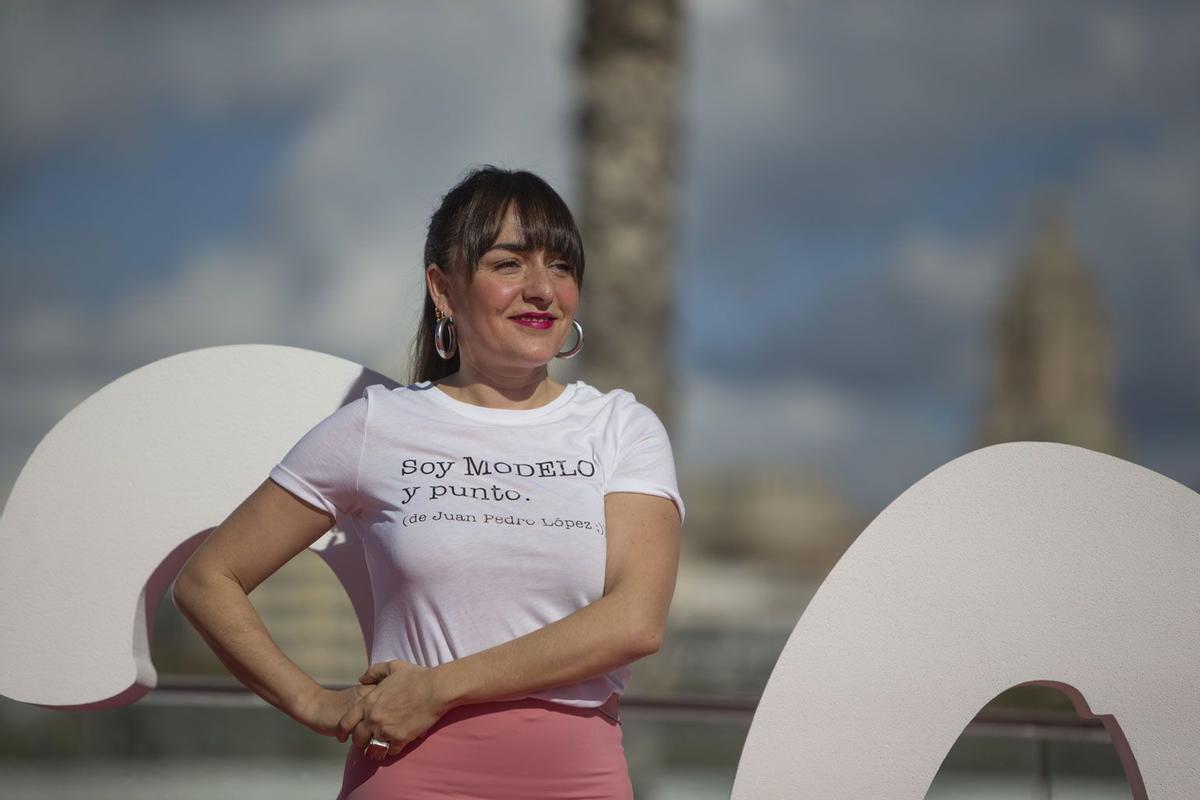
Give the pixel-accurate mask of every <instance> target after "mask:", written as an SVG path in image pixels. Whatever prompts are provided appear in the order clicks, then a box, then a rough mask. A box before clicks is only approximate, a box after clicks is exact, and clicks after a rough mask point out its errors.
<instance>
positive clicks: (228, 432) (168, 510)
mask: <svg viewBox="0 0 1200 800" xmlns="http://www.w3.org/2000/svg"><path fill="white" fill-rule="evenodd" d="M373 383H385V384H388V385H390V386H395V385H396V382H395V381H393V380H391V379H390V378H387V377H385V376H383V375H380V374H379V373H377V372H372V371H371V370H368V369H365V368H364V367H362V366H360V365H358V364H355V363H353V362H351V361H346V360H345V359H341V358H336V357H334V356H331V355H327V354H325V353H317V352H313V351H311V350H302V349H299V348H294V347H280V346H275V345H233V346H226V347H211V348H205V349H202V350H194V351H191V352H188V353H182V354H180V355H176V356H171V357H169V358H164V359H162V360H160V361H155V362H153V363H151V364H148V365H146V366H144V367H141V368H140V369H137V370H134V371H133V372H130V373H129V374H127V375H123V376H122V377H120V378H118V379H117V380H115V381H113V382H112V383H110V384H109V385H108V386H105V387H104V388H103V389H101V390H100V391H98V392H96V393H95V394H93V395H92V396H91V397H89V398H87V399H86V400H84V401H83V402H82V403H80V404H79V405H78V406H76V407H75V408H74V409H72V410H71V412H70V413H69V414H67V415H66V416H65V417H63V419H62V420H60V421H59V423H58V424H57V425H55V426H54V428H53V429H51V431H50V432H49V433H47V434H46V436H45V438H43V439H42V441H41V442H40V443H39V444H38V446H37V448H36V449H35V450H34V451H33V454H32V455H31V456H30V457H29V461H28V462H26V464H25V466H24V468H23V469H22V470H21V473H20V475H19V476H18V477H17V482H16V484H15V485H14V487H13V490H12V494H11V495H10V497H9V498H8V502H7V503H6V505H5V507H4V511H3V513H2V514H0V587H3V588H2V590H0V643H2V646H0V694H3V695H4V696H6V697H10V698H12V699H14V700H20V701H22V702H26V703H36V704H38V705H43V706H51V707H56V708H109V707H115V706H121V705H126V704H129V703H133V702H135V701H137V700H138V699H139V698H140V697H142V695H144V694H145V693H146V692H148V691H149V690H150V689H152V688H154V686H155V685H156V683H157V674H156V672H155V669H154V665H153V664H152V663H151V661H150V642H149V639H148V634H147V632H148V631H151V630H153V628H154V613H155V611H156V610H157V608H158V605H159V602H160V601H161V599H162V596H163V594H164V592H166V591H167V590H168V588H169V587H170V585H171V583H172V582H173V581H174V580H175V577H176V575H177V574H178V573H179V570H180V569H181V568H182V567H183V563H184V562H185V561H186V560H187V558H188V556H190V555H191V553H192V551H193V550H195V548H196V547H197V546H199V544H200V542H201V541H202V539H203V537H204V536H205V535H207V532H208V531H209V530H211V529H212V528H213V527H215V526H216V525H217V524H219V523H220V522H221V520H222V519H223V518H224V517H225V515H227V514H228V513H229V512H230V511H232V510H233V509H234V508H235V507H236V506H237V505H238V503H240V502H241V501H242V500H243V499H245V497H246V496H247V495H248V494H250V492H251V491H253V490H254V488H255V487H256V486H258V485H259V484H260V483H262V481H263V480H264V479H265V478H266V476H267V472H269V471H270V469H271V467H272V466H273V465H274V464H275V463H276V462H277V461H278V460H279V459H280V458H281V457H282V456H283V454H284V453H285V452H287V450H288V448H289V447H291V446H292V445H293V444H294V443H295V442H296V440H298V439H299V438H300V437H301V436H302V435H303V434H304V433H305V432H306V431H307V430H308V429H309V428H311V427H312V426H313V425H314V424H316V423H317V422H318V421H319V420H320V419H322V418H323V417H325V416H326V415H328V414H329V413H331V412H332V411H334V410H335V409H337V408H338V407H339V406H340V405H342V404H344V403H347V402H349V401H351V400H354V399H357V398H358V397H359V395H361V393H362V390H363V387H365V386H369V385H370V384H373ZM310 549H311V550H313V551H315V552H316V553H317V554H318V555H320V556H321V557H322V558H323V559H324V560H325V562H326V563H327V564H328V565H329V566H330V568H332V569H333V571H334V573H335V574H336V575H337V577H338V579H339V580H340V581H341V582H342V585H343V587H345V589H346V591H347V594H348V595H349V596H350V600H351V603H352V604H353V607H354V610H355V613H356V615H357V616H358V619H359V624H360V625H361V627H362V629H363V637H364V647H366V643H368V642H369V641H370V639H371V628H372V625H373V615H374V603H373V600H372V599H371V592H370V582H369V579H368V576H367V570H366V564H365V563H364V562H363V555H362V547H361V544H360V543H359V541H358V539H357V537H355V536H354V535H352V534H351V535H346V534H344V533H343V532H341V531H338V530H336V529H335V530H331V531H329V532H328V533H326V534H325V535H324V536H323V537H322V538H321V539H319V540H318V541H317V542H315V543H314V544H313V545H312V546H311V548H310ZM364 658H365V656H364Z"/></svg>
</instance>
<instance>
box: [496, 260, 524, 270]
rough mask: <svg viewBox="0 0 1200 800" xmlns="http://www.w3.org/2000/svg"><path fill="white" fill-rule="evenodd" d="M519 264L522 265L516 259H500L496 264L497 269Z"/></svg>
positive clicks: (510, 267)
mask: <svg viewBox="0 0 1200 800" xmlns="http://www.w3.org/2000/svg"><path fill="white" fill-rule="evenodd" d="M519 266H521V265H520V264H518V263H517V262H515V261H500V262H498V263H497V264H496V269H512V268H513V267H519Z"/></svg>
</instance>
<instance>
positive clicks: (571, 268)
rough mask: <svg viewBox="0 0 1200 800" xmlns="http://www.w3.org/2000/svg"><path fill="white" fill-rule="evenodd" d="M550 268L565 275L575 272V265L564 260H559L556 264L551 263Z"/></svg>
mask: <svg viewBox="0 0 1200 800" xmlns="http://www.w3.org/2000/svg"><path fill="white" fill-rule="evenodd" d="M552 268H553V269H555V270H558V271H559V272H562V273H564V274H567V275H574V274H575V265H574V264H568V263H566V262H565V261H560V262H558V263H557V264H553V265H552Z"/></svg>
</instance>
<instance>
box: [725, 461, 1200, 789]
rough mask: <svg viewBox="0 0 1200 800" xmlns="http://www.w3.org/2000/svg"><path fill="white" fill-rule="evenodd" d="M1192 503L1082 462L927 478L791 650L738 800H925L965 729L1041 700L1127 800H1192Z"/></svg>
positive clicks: (839, 572)
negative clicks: (1043, 694)
mask: <svg viewBox="0 0 1200 800" xmlns="http://www.w3.org/2000/svg"><path fill="white" fill-rule="evenodd" d="M1198 634H1200V495H1197V494H1196V492H1193V491H1192V490H1191V489H1188V488H1187V487H1185V486H1182V485H1180V484H1178V483H1176V482H1174V481H1172V480H1170V479H1168V478H1165V477H1163V476H1161V475H1159V474H1157V473H1154V472H1151V471H1150V470H1147V469H1144V468H1142V467H1139V466H1137V465H1135V464H1130V463H1128V462H1126V461H1122V460H1120V459H1117V458H1113V457H1111V456H1106V455H1102V454H1099V453H1095V452H1092V451H1090V450H1084V449H1082V448H1078V447H1070V446H1067V445H1060V444H1048V443H1038V442H1019V443H1013V444H1004V445H997V446H994V447H988V448H984V449H982V450H977V451H975V452H973V453H969V454H967V455H965V456H962V457H961V458H958V459H955V460H954V461H951V462H950V463H949V464H946V465H945V466H943V467H941V468H940V469H938V470H935V471H934V472H933V473H931V474H930V475H928V476H927V477H925V478H924V479H922V480H921V481H919V482H918V483H917V484H915V485H914V486H913V487H912V488H910V489H909V490H908V491H906V492H905V493H904V494H902V495H901V496H900V497H899V498H898V499H897V500H895V501H894V502H893V503H892V504H891V505H889V506H888V507H887V508H886V509H885V510H884V511H883V513H881V514H880V515H879V516H878V517H877V518H876V519H875V520H874V522H872V523H871V524H870V525H869V526H868V527H867V529H866V530H865V531H863V533H862V534H861V535H860V536H859V537H858V539H857V541H855V542H854V544H853V545H851V547H850V549H849V550H847V552H846V553H845V555H844V556H843V557H842V559H841V560H840V561H839V562H838V563H837V565H836V566H835V567H834V569H833V571H832V572H831V573H830V574H829V576H828V577H827V578H826V580H825V582H824V583H823V584H822V585H821V587H820V589H819V590H818V591H817V593H816V595H815V596H814V597H813V599H812V601H811V602H810V603H809V606H808V608H807V609H806V610H805V612H804V615H803V616H802V617H801V619H800V622H799V623H798V624H797V626H796V629H795V630H794V631H793V632H792V635H791V637H790V638H789V640H788V642H787V645H786V646H785V648H784V650H783V653H782V654H781V656H780V658H779V661H778V662H777V663H776V665H775V669H774V671H773V672H772V673H771V678H770V680H769V681H768V683H767V687H766V690H765V692H764V693H763V697H762V700H761V701H760V703H759V706H758V710H757V712H756V713H755V716H754V722H753V724H752V725H751V728H750V733H749V736H748V738H747V740H746V745H745V748H744V750H743V751H742V757H741V761H740V762H739V765H738V773H737V778H736V780H735V783H734V790H733V800H751V798H753V799H754V800H758V799H759V798H784V797H814V798H815V797H819V798H822V800H837V799H838V798H846V800H850V799H851V798H853V800H860V799H861V798H888V800H909V799H910V798H911V799H912V800H918V798H922V797H924V796H925V793H926V791H927V790H928V788H929V785H930V783H931V782H932V780H933V778H934V776H935V775H936V773H937V770H938V767H939V766H940V765H941V763H942V760H943V759H944V757H945V755H946V753H947V752H948V751H949V750H950V747H951V745H953V744H954V742H955V740H956V739H957V738H958V736H959V735H960V734H961V733H962V731H963V728H964V727H965V726H966V724H967V723H968V722H969V721H970V720H971V718H972V717H973V716H974V715H975V713H976V712H977V711H978V710H979V709H980V708H981V707H982V706H983V705H984V704H985V703H987V702H988V701H989V700H990V699H991V698H993V697H995V696H996V695H997V694H999V693H1000V692H1001V691H1003V690H1005V689H1008V688H1010V687H1012V686H1015V685H1018V684H1022V683H1031V682H1033V683H1052V684H1054V685H1056V686H1058V688H1060V689H1064V690H1065V691H1067V693H1068V695H1069V696H1071V697H1072V699H1073V700H1074V701H1075V703H1076V707H1077V709H1078V710H1079V712H1080V714H1081V715H1087V716H1099V717H1100V718H1101V719H1102V720H1103V721H1104V722H1105V725H1106V727H1107V728H1108V729H1109V732H1110V734H1112V738H1113V741H1114V744H1115V746H1116V748H1117V752H1118V754H1119V755H1120V757H1121V759H1122V762H1123V764H1124V766H1125V772H1126V776H1127V777H1128V778H1129V782H1130V788H1131V789H1132V791H1133V795H1134V797H1135V798H1139V799H1140V798H1147V797H1149V798H1154V800H1160V799H1161V800H1176V799H1177V798H1178V799H1179V800H1182V799H1183V798H1189V799H1190V798H1200V733H1198V726H1200V635H1198Z"/></svg>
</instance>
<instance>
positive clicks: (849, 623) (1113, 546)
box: [0, 345, 1200, 800]
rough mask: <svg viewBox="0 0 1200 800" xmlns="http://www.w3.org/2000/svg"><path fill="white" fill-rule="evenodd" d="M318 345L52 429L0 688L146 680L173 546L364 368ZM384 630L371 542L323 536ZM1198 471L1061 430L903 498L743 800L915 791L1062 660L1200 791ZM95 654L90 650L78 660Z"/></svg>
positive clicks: (18, 564)
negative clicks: (1010, 694)
mask: <svg viewBox="0 0 1200 800" xmlns="http://www.w3.org/2000/svg"><path fill="white" fill-rule="evenodd" d="M372 383H384V384H387V385H389V386H395V385H396V382H395V381H392V380H390V379H389V378H387V377H385V376H383V375H380V374H379V373H376V372H372V371H370V370H367V369H365V368H363V367H361V366H359V365H358V364H354V363H352V362H349V361H345V360H343V359H339V358H335V357H333V356H329V355H326V354H323V353H317V352H313V351H308V350H299V349H296V348H290V347H278V346H270V345H238V346H230V347H213V348H206V349H203V350H196V351H192V352H189V353H183V354H181V355H177V356H173V357H170V358H166V359H163V360H161V361H157V362H154V363H152V364H149V365H147V366H145V367H142V368H141V369H138V370H135V371H134V372H131V373H129V374H128V375H125V376H123V377H121V378H119V379H118V380H116V381H114V382H113V383H111V384H110V385H108V386H106V387H104V388H103V389H101V390H100V391H99V392H97V393H96V394H94V395H93V396H91V397H89V398H88V399H87V400H85V401H84V402H83V403H81V404H80V405H79V406H78V407H77V408H75V409H74V410H72V411H71V412H70V413H69V414H68V415H67V416H66V417H64V418H63V419H62V420H61V421H60V422H59V423H58V424H57V425H56V426H55V427H54V428H53V429H52V430H51V431H50V432H49V433H48V434H47V435H46V437H45V438H44V439H43V440H42V441H41V442H40V443H39V445H38V446H37V448H36V449H35V450H34V452H33V454H32V455H31V456H30V458H29V461H28V462H27V464H26V465H25V467H24V469H23V470H22V472H21V474H20V475H19V477H18V478H17V482H16V485H15V487H14V488H13V491H12V495H11V496H10V497H9V499H8V502H7V504H6V506H5V508H4V511H3V514H2V515H0V587H3V590H2V591H0V643H2V646H0V694H3V695H5V696H7V697H10V698H12V699H15V700H19V701H22V702H26V703H35V704H38V705H42V706H47V707H52V708H61V709H86V708H108V707H114V706H120V705H126V704H129V703H133V702H135V701H137V700H138V699H139V698H140V697H142V696H143V695H144V694H145V693H146V692H148V691H149V690H150V689H152V688H154V686H155V685H156V682H157V676H156V673H155V670H154V666H153V664H152V663H151V661H150V646H149V638H148V631H150V630H152V629H153V626H154V619H153V614H154V610H155V609H156V608H157V606H158V603H159V602H160V601H161V598H162V596H163V593H164V592H165V591H167V590H168V588H169V586H170V584H171V582H172V581H173V580H174V578H175V576H176V574H177V573H178V571H179V569H180V568H181V567H182V565H183V562H184V561H185V560H186V559H187V557H188V556H189V555H190V554H191V553H192V551H193V550H194V549H195V548H196V547H197V546H198V545H199V543H200V541H201V540H202V539H203V537H204V536H205V535H206V534H207V532H208V531H209V530H211V529H212V527H213V526H214V525H215V524H217V523H219V522H220V521H221V519H223V518H224V516H225V515H226V514H228V513H229V512H230V511H231V510H232V509H233V508H234V507H235V506H236V505H237V504H238V503H239V502H241V500H242V499H244V498H245V497H246V495H248V494H249V493H250V492H251V491H252V490H253V489H254V487H255V486H257V485H258V484H259V483H261V482H262V481H263V480H264V479H265V478H266V475H267V472H268V471H269V470H270V468H271V466H272V465H273V464H274V463H276V462H277V461H278V459H279V458H280V457H282V455H283V454H284V453H285V452H286V451H287V449H288V448H289V447H290V446H291V445H292V444H293V443H295V441H296V440H297V439H299V438H300V436H301V435H303V433H304V432H305V431H307V430H308V429H309V428H311V427H312V426H313V425H314V424H316V423H317V422H318V421H319V420H320V419H321V418H323V417H324V416H326V415H327V414H329V413H330V412H332V411H333V410H334V409H336V408H337V407H338V406H340V405H342V404H344V403H346V402H349V401H351V400H354V399H356V398H357V397H358V396H359V395H360V394H361V391H362V388H363V387H364V386H367V385H369V384H372ZM311 549H312V550H313V551H315V552H316V553H318V554H319V555H320V556H321V557H322V558H323V559H324V560H325V561H326V563H327V564H328V565H329V566H330V568H331V569H333V571H334V573H335V574H336V575H337V577H338V579H339V580H340V581H341V583H342V585H343V586H344V587H345V589H346V591H347V593H348V595H349V596H350V599H351V602H352V604H353V606H354V609H355V612H356V614H357V616H358V620H359V624H360V626H361V628H362V632H363V638H364V644H367V643H369V642H370V640H371V636H372V618H373V614H374V609H373V606H372V599H371V593H370V589H369V576H368V573H367V570H366V565H365V563H364V562H363V551H362V546H361V543H360V542H358V541H357V540H356V539H355V538H354V536H353V535H352V534H346V533H344V532H342V531H338V530H332V531H330V532H329V533H327V534H326V535H325V536H324V537H322V538H321V539H320V540H318V541H317V542H315V543H314V544H313V545H312V548H311ZM1198 628H1200V495H1197V494H1196V493H1195V492H1193V491H1192V490H1190V489H1188V488H1186V487H1184V486H1181V485H1180V484H1178V483H1175V482H1174V481H1171V480H1169V479H1168V478H1165V477H1163V476H1161V475H1158V474H1156V473H1154V472H1151V471H1149V470H1146V469H1144V468H1142V467H1139V466H1136V465H1134V464H1130V463H1128V462H1125V461H1122V460H1120V459H1116V458H1112V457H1110V456H1105V455H1100V454H1098V453H1093V452H1091V451H1088V450H1083V449H1081V448H1077V447H1069V446H1066V445H1056V444H1046V443H1034V442H1020V443H1014V444H1006V445H997V446H995V447H988V448H984V449H982V450H978V451H976V452H973V453H970V454H968V455H965V456H962V457H961V458H958V459H955V460H954V461H952V462H950V463H949V464H946V465H945V466H943V467H941V468H940V469H938V470H935V471H934V472H933V473H931V474H930V475H928V476H927V477H925V478H924V479H922V480H921V481H919V482H918V483H917V484H916V485H915V486H913V487H912V488H910V489H909V490H908V491H906V492H905V493H904V494H902V495H901V496H900V497H899V498H898V499H897V500H895V501H894V502H893V503H892V504H891V505H890V506H888V507H887V508H886V509H885V510H884V511H883V513H881V514H880V515H879V517H878V518H876V519H875V521H874V522H872V523H871V525H870V526H868V527H867V529H866V530H865V531H864V532H863V533H862V535H861V536H859V537H858V539H857V540H856V541H855V542H854V544H853V545H852V546H851V547H850V549H849V550H848V551H847V552H846V554H845V555H844V556H843V557H842V559H841V560H840V561H839V562H838V564H837V566H835V567H834V569H833V571H832V572H831V573H830V574H829V577H828V578H827V579H826V580H825V582H824V583H823V584H822V586H821V588H820V590H819V591H818V592H817V594H816V596H815V597H814V598H813V600H812V602H811V603H810V604H809V606H808V609H807V610H806V611H805V612H804V615H803V617H802V618H801V619H800V622H799V623H798V624H797V626H796V629H795V631H794V632H793V633H792V636H791V638H790V639H789V640H788V643H787V646H786V647H785V648H784V651H783V654H782V655H781V656H780V659H779V662H778V663H777V664H776V666H775V670H774V672H773V673H772V675H771V679H770V681H769V682H768V684H767V687H766V691H765V692H764V694H763V698H762V700H761V702H760V703H759V706H758V710H757V712H756V714H755V717H754V722H753V724H752V726H751V728H750V733H749V737H748V739H747V741H746V746H745V749H744V751H743V753H742V759H741V763H740V764H739V767H738V773H737V779H736V782H735V784H734V790H733V798H734V800H759V799H760V798H787V797H805V798H821V800H840V799H841V798H845V799H846V800H861V799H862V798H886V800H910V799H911V800H918V798H921V797H924V795H925V792H926V791H927V789H928V788H929V785H930V783H931V782H932V780H933V777H934V775H935V774H936V772H937V770H938V767H939V766H940V765H941V763H942V760H943V759H944V757H945V755H946V753H947V752H948V751H949V749H950V747H951V745H953V744H954V742H955V740H956V739H957V738H958V736H959V734H960V733H961V732H962V730H963V728H964V727H965V726H966V724H967V723H968V722H969V721H970V720H971V718H972V717H973V716H974V715H975V714H976V712H977V711H978V710H979V709H980V708H981V707H982V706H983V705H984V704H985V703H986V702H987V701H988V700H990V699H991V698H993V697H994V696H996V695H997V694H999V693H1000V692H1001V691H1003V690H1005V689H1007V688H1009V687H1012V686H1015V685H1018V684H1022V683H1047V684H1052V685H1054V686H1057V687H1058V688H1060V689H1062V690H1064V691H1065V692H1067V694H1068V695H1069V696H1070V697H1071V698H1072V699H1073V700H1074V701H1075V703H1076V707H1077V708H1078V709H1079V711H1080V713H1081V714H1084V715H1088V716H1099V717H1101V719H1103V721H1104V722H1105V724H1106V726H1107V727H1108V729H1109V731H1110V733H1111V734H1112V737H1113V740H1114V742H1115V744H1116V746H1117V750H1118V754H1119V755H1120V757H1121V759H1122V761H1123V763H1124V765H1125V770H1126V774H1127V776H1128V777H1129V780H1130V786H1131V789H1132V790H1133V794H1134V797H1135V798H1138V800H1144V799H1145V798H1154V800H1159V799H1160V798H1162V800H1174V799H1175V798H1200V737H1198V735H1197V722H1198V721H1200V637H1198V636H1197V633H1198ZM81 663H85V664H86V665H87V666H86V669H81V668H80V664H81Z"/></svg>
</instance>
